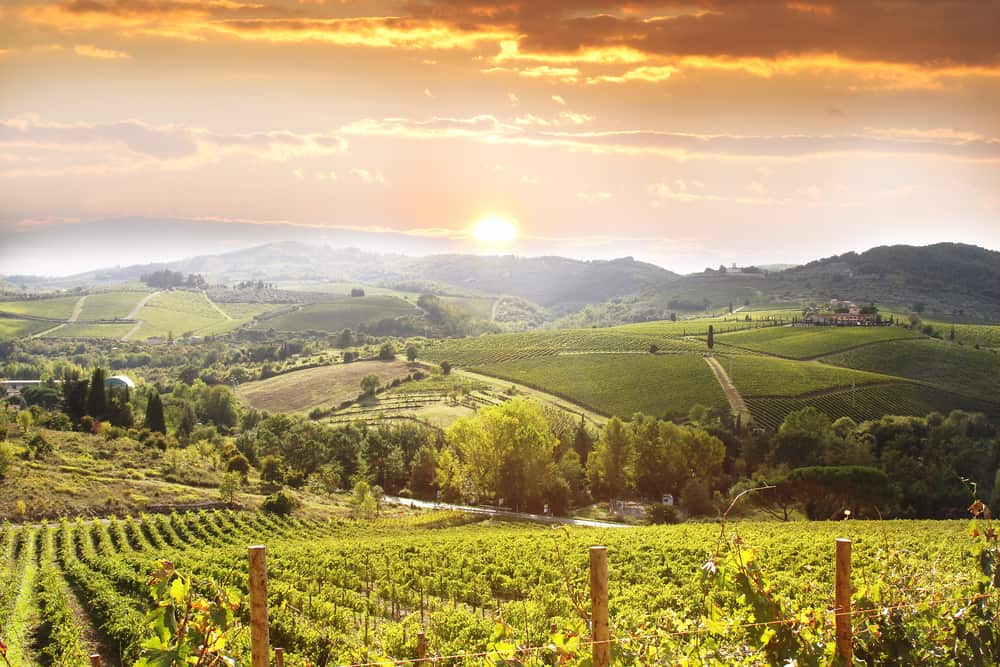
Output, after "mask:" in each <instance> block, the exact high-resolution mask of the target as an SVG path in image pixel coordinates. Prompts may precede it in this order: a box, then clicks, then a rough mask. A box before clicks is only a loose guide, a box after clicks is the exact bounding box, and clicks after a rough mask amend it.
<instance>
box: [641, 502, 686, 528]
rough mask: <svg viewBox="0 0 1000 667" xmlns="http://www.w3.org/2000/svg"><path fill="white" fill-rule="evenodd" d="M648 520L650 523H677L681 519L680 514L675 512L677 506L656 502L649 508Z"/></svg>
mask: <svg viewBox="0 0 1000 667" xmlns="http://www.w3.org/2000/svg"><path fill="white" fill-rule="evenodd" d="M648 516H649V522H650V523H658V524H659V523H679V522H680V520H681V517H680V515H679V514H678V513H677V508H676V507H674V506H673V505H665V504H663V503H657V504H656V505H653V507H651V508H650V510H649V514H648Z"/></svg>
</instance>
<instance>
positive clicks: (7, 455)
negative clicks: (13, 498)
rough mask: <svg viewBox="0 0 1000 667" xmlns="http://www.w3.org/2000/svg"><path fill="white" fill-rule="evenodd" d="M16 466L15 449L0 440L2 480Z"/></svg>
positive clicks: (0, 475) (0, 471) (0, 473)
mask: <svg viewBox="0 0 1000 667" xmlns="http://www.w3.org/2000/svg"><path fill="white" fill-rule="evenodd" d="M13 465H14V447H13V446H12V445H11V444H10V443H9V442H7V441H6V440H0V479H3V478H4V476H5V475H6V474H7V473H8V472H9V471H10V468H11V466H13Z"/></svg>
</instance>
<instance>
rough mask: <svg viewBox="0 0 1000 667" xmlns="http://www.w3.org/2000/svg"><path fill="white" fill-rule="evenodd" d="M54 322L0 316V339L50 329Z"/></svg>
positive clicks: (28, 334) (23, 336)
mask: <svg viewBox="0 0 1000 667" xmlns="http://www.w3.org/2000/svg"><path fill="white" fill-rule="evenodd" d="M53 326H55V323H54V322H40V321H38V320H18V319H13V318H9V317H0V340H5V339H10V338H25V337H27V336H31V335H34V334H36V333H39V332H40V331H45V330H46V329H51V328H52V327H53Z"/></svg>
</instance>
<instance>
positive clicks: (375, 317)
mask: <svg viewBox="0 0 1000 667" xmlns="http://www.w3.org/2000/svg"><path fill="white" fill-rule="evenodd" d="M420 314H421V311H420V310H418V309H417V307H416V306H414V305H413V304H412V303H409V302H407V301H404V300H403V299H399V298H397V297H394V296H363V297H340V298H334V299H332V300H330V301H324V302H323V303H314V304H309V305H307V306H302V307H299V308H296V309H294V310H291V311H290V312H285V313H282V314H280V315H277V316H276V317H270V318H266V319H262V320H260V321H259V322H258V323H257V324H256V327H257V328H260V329H275V330H277V331H341V330H342V329H355V328H357V327H359V326H361V325H363V324H371V323H374V322H378V321H380V320H385V319H392V318H396V317H401V316H405V315H415V316H418V315H420Z"/></svg>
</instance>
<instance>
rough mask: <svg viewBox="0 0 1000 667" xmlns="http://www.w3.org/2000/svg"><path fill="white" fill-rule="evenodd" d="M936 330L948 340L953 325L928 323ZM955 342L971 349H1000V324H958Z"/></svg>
mask: <svg viewBox="0 0 1000 667" xmlns="http://www.w3.org/2000/svg"><path fill="white" fill-rule="evenodd" d="M925 324H930V325H931V326H932V327H934V330H935V331H937V332H939V333H940V334H941V335H942V336H943V337H945V338H948V336H949V334H950V333H951V327H952V325H951V324H950V323H948V322H934V321H927V322H925ZM954 326H955V342H958V343H965V344H966V345H968V346H970V347H975V346H976V345H979V346H980V347H989V348H995V349H1000V324H956V325H954Z"/></svg>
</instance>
